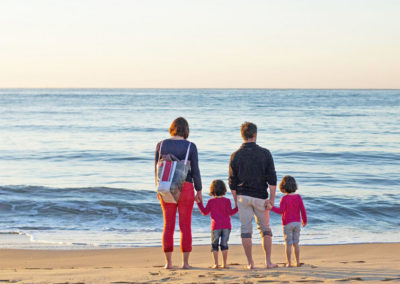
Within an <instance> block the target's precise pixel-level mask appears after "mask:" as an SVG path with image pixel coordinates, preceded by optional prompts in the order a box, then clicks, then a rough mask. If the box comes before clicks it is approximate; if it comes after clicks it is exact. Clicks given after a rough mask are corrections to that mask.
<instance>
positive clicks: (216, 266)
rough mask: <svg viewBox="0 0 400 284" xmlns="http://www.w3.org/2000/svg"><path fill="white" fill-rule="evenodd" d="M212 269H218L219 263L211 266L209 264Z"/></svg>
mask: <svg viewBox="0 0 400 284" xmlns="http://www.w3.org/2000/svg"><path fill="white" fill-rule="evenodd" d="M211 268H212V269H218V268H219V265H218V264H214V265H213V266H211Z"/></svg>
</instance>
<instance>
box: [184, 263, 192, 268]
mask: <svg viewBox="0 0 400 284" xmlns="http://www.w3.org/2000/svg"><path fill="white" fill-rule="evenodd" d="M190 268H192V266H190V265H189V264H182V269H190Z"/></svg>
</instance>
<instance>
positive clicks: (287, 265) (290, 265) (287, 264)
mask: <svg viewBox="0 0 400 284" xmlns="http://www.w3.org/2000/svg"><path fill="white" fill-rule="evenodd" d="M285 267H293V265H292V264H291V263H286V264H285Z"/></svg>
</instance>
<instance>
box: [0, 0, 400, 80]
mask: <svg viewBox="0 0 400 284" xmlns="http://www.w3.org/2000/svg"><path fill="white" fill-rule="evenodd" d="M0 35H1V39H0V50H1V52H0V87H120V88H129V87H132V88H135V87H155V88H157V87H167V88H186V87H196V88H214V87H216V88H223V87H227V88H236V87H242V88H400V75H399V74H400V70H399V69H400V67H399V66H400V1H390V0H380V1H378V0H374V1H372V0H359V1H352V0H346V1H344V0H318V1H317V0H290V1H289V0H280V1H268V0H264V1H256V0H254V1H253V0H247V1H244V0H243V1H242V0H241V1H239V0H229V1H228V0H227V1H221V0H213V1H212V0H198V1H197V0H196V1H191V0H180V1H178V0H170V1H168V0H143V1H134V0H132V1H122V0H113V1H111V0H110V1H104V0H97V1H94V0H93V1H89V0H65V1H64V0H58V1H57V0H34V1H33V0H26V1H21V0H2V1H0Z"/></svg>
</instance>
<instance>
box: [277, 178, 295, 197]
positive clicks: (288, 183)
mask: <svg viewBox="0 0 400 284" xmlns="http://www.w3.org/2000/svg"><path fill="white" fill-rule="evenodd" d="M279 189H280V190H281V191H282V192H283V193H292V192H295V191H296V190H297V183H296V180H295V179H294V177H292V176H289V175H287V176H284V177H283V178H282V180H281V183H280V184H279Z"/></svg>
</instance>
